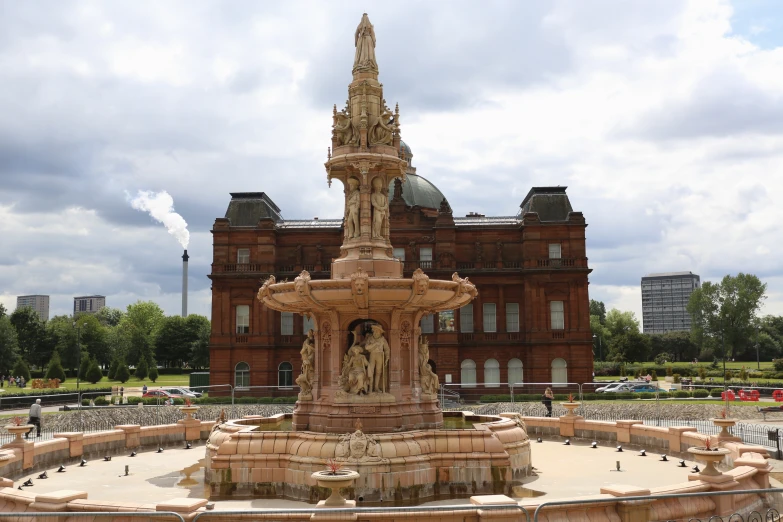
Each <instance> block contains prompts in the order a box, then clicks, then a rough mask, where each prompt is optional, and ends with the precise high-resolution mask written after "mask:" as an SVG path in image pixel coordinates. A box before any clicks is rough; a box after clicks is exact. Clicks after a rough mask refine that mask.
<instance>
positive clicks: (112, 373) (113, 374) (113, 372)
mask: <svg viewBox="0 0 783 522" xmlns="http://www.w3.org/2000/svg"><path fill="white" fill-rule="evenodd" d="M119 366H120V360H119V359H118V358H117V357H116V356H115V357H114V359H112V360H111V364H110V365H109V372H108V373H107V374H106V376H107V377H108V378H109V380H110V381H113V380H115V379H116V378H117V368H119Z"/></svg>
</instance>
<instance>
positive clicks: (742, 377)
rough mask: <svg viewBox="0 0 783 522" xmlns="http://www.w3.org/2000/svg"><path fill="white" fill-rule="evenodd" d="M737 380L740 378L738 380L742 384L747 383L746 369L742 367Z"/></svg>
mask: <svg viewBox="0 0 783 522" xmlns="http://www.w3.org/2000/svg"><path fill="white" fill-rule="evenodd" d="M739 378H740V380H741V381H742V382H745V381H747V380H748V370H747V369H745V367H744V366H743V367H742V368H741V369H740V372H739Z"/></svg>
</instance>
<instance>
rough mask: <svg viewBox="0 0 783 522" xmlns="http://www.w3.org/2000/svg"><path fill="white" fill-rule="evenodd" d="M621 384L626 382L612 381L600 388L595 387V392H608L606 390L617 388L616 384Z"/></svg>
mask: <svg viewBox="0 0 783 522" xmlns="http://www.w3.org/2000/svg"><path fill="white" fill-rule="evenodd" d="M623 384H626V383H624V382H613V383H611V384H607V385H606V386H601V387H600V388H596V389H595V392H596V393H605V392H608V391H612V390H614V389H615V388H617V387H618V386H622V385H623Z"/></svg>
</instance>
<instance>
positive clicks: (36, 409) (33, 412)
mask: <svg viewBox="0 0 783 522" xmlns="http://www.w3.org/2000/svg"><path fill="white" fill-rule="evenodd" d="M27 422H28V423H29V424H32V425H33V426H35V436H36V437H40V436H41V399H35V404H33V405H32V406H30V420H29V421H27ZM30 431H32V430H30ZM29 436H30V432H27V433H26V434H25V436H24V438H26V439H28V438H30V437H29Z"/></svg>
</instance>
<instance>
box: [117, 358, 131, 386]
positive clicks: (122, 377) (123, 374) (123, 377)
mask: <svg viewBox="0 0 783 522" xmlns="http://www.w3.org/2000/svg"><path fill="white" fill-rule="evenodd" d="M114 379H115V380H117V381H120V382H121V383H123V384H125V383H126V382H128V379H130V370H129V369H128V365H127V364H125V361H119V362H118V363H117V371H116V372H114Z"/></svg>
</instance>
